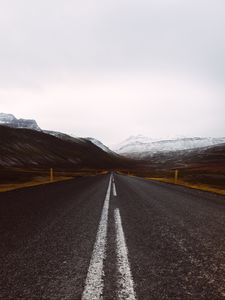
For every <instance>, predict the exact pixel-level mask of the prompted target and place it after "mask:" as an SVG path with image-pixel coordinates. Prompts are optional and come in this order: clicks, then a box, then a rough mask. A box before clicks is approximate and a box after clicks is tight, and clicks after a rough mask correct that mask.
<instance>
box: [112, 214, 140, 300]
mask: <svg viewBox="0 0 225 300" xmlns="http://www.w3.org/2000/svg"><path fill="white" fill-rule="evenodd" d="M114 218H115V227H116V245H117V249H116V250H117V266H118V271H119V278H118V299H121V300H122V299H127V300H135V299H136V295H135V291H134V283H133V278H132V274H131V270H130V264H129V260H128V250H127V246H126V241H125V237H124V232H123V227H122V222H121V217H120V211H119V209H118V208H116V209H115V211H114Z"/></svg>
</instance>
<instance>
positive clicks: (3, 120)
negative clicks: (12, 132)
mask: <svg viewBox="0 0 225 300" xmlns="http://www.w3.org/2000/svg"><path fill="white" fill-rule="evenodd" d="M0 124H1V125H5V126H9V127H13V128H28V129H33V130H38V131H40V130H41V128H40V127H39V126H38V124H37V122H36V121H35V120H31V119H17V118H16V117H15V116H14V115H12V114H5V113H0Z"/></svg>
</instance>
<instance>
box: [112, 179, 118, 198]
mask: <svg viewBox="0 0 225 300" xmlns="http://www.w3.org/2000/svg"><path fill="white" fill-rule="evenodd" d="M113 196H114V197H117V192H116V184H115V181H113Z"/></svg>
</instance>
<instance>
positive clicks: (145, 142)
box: [113, 135, 225, 157]
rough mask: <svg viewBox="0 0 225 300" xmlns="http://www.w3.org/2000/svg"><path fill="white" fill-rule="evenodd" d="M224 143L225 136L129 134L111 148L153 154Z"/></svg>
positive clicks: (120, 152)
mask: <svg viewBox="0 0 225 300" xmlns="http://www.w3.org/2000/svg"><path fill="white" fill-rule="evenodd" d="M223 143H225V137H222V138H211V137H210V138H203V137H191V138H174V139H167V140H160V139H152V138H150V137H145V136H143V135H138V136H131V137H129V138H128V139H126V140H125V141H123V142H122V143H120V144H118V145H116V146H114V147H113V150H114V151H115V152H116V153H118V154H122V155H130V154H131V155H132V156H133V157H134V155H135V156H136V157H138V156H139V155H141V154H143V153H145V154H148V155H149V154H155V153H160V152H161V153H162V152H174V151H180V150H190V149H196V148H204V147H210V146H214V145H218V144H223Z"/></svg>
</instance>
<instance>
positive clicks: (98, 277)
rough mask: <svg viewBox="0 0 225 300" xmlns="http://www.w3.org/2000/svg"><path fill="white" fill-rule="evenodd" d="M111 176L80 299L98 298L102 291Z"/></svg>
mask: <svg viewBox="0 0 225 300" xmlns="http://www.w3.org/2000/svg"><path fill="white" fill-rule="evenodd" d="M111 182H112V176H111V177H110V180H109V185H108V190H107V193H106V197H105V202H104V206H103V209H102V215H101V220H100V223H99V227H98V232H97V237H96V242H95V245H94V250H93V253H92V257H91V261H90V265H89V269H88V274H87V278H86V282H85V288H84V292H83V295H82V300H99V299H101V298H102V292H103V262H104V259H105V250H106V238H107V228H108V211H109V199H110V193H111Z"/></svg>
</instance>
